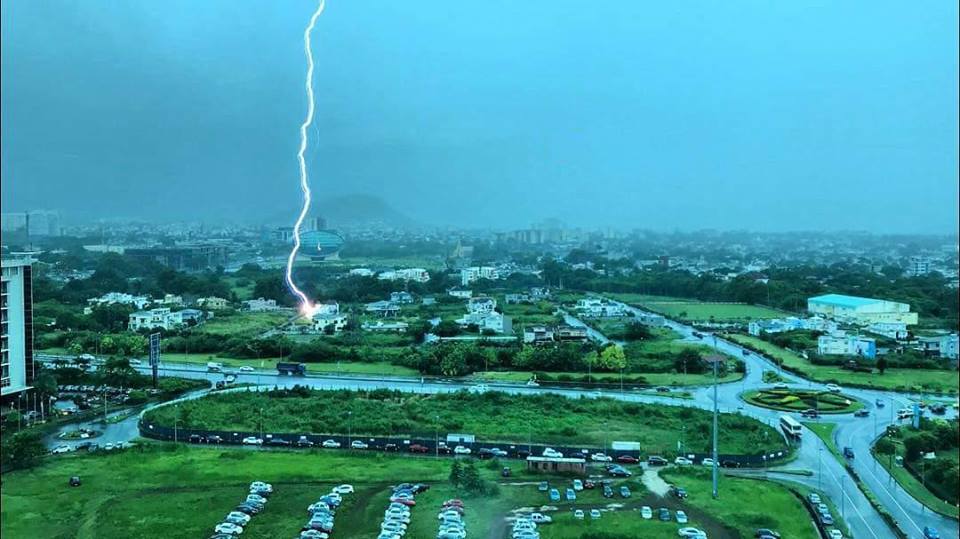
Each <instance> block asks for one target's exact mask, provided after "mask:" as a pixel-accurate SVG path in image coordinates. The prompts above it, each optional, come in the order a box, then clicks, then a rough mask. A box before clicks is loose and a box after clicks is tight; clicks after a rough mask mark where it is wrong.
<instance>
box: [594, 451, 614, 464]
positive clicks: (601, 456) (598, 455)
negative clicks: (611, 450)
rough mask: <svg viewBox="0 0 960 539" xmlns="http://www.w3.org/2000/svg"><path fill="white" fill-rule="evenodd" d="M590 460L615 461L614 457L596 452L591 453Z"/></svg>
mask: <svg viewBox="0 0 960 539" xmlns="http://www.w3.org/2000/svg"><path fill="white" fill-rule="evenodd" d="M590 460H592V461H594V462H613V457H611V456H609V455H606V454H603V453H594V454H592V455H590Z"/></svg>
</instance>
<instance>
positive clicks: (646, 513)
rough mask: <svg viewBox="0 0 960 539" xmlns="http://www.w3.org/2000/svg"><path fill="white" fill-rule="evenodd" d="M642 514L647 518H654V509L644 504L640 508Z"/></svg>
mask: <svg viewBox="0 0 960 539" xmlns="http://www.w3.org/2000/svg"><path fill="white" fill-rule="evenodd" d="M640 516H641V517H643V518H644V519H646V520H650V519H651V518H653V509H650V506H649V505H644V506H643V507H641V508H640Z"/></svg>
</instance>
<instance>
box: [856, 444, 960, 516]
mask: <svg viewBox="0 0 960 539" xmlns="http://www.w3.org/2000/svg"><path fill="white" fill-rule="evenodd" d="M893 442H894V445H895V446H896V448H897V450H896V454H895V455H878V454H876V453H875V452H874V456H875V457H876V459H877V462H879V463H880V465H881V466H883V467H884V469H886V470H887V473H889V474H890V475H892V476H893V478H894V479H895V480H896V481H897V483H899V484H900V488H902V489H903V490H905V491H907V493H908V494H910V495H911V496H913V497H914V498H915V499H916V500H918V501H919V502H920V503H922V504H923V505H925V506H927V507H928V508H929V509H931V510H933V511H936V512H937V513H940V514H942V515H946V516H948V517H952V518H957V517H958V516H960V510H958V509H957V507H956V506H955V505H951V504H950V503H949V502H947V501H945V500H941V499H940V498H938V497H937V496H936V495H934V494H933V493H932V492H930V491H929V490H928V489H927V488H926V487H925V486H924V485H923V484H922V483H921V482H920V481H919V480H917V478H916V476H914V475H913V474H912V473H910V471H909V470H907V469H906V468H904V467H903V466H899V465H897V464H896V458H895V457H896V456H901V457H902V456H903V455H904V453H905V451H904V448H903V443H902V442H900V441H899V440H893ZM937 458H953V459H954V460H957V459H958V452H957V449H956V448H954V449H953V450H952V451H942V450H938V451H937Z"/></svg>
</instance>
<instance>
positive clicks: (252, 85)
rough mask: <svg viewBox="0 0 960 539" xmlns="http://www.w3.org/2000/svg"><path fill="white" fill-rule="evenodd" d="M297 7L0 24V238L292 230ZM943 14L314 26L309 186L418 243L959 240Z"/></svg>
mask: <svg viewBox="0 0 960 539" xmlns="http://www.w3.org/2000/svg"><path fill="white" fill-rule="evenodd" d="M315 5H316V4H315V3H314V2H312V1H283V2H275V1H271V2H267V1H261V0H256V1H253V0H251V1H240V2H237V1H231V2H227V1H223V0H203V1H196V0H164V1H162V2H158V1H155V0H153V1H141V0H125V1H123V2H108V1H106V0H60V1H50V0H47V1H41V0H33V1H30V2H13V1H10V0H2V8H3V12H2V70H3V72H2V138H0V140H2V143H0V144H2V146H0V156H2V159H0V166H2V169H0V171H2V181H3V189H2V191H3V195H2V196H3V198H2V201H3V207H4V211H9V210H8V209H24V208H57V209H60V210H61V211H63V212H64V214H66V215H68V216H71V217H73V218H74V219H80V218H96V217H100V216H108V217H143V218H147V219H181V218H187V219H204V220H210V221H213V220H219V219H235V220H247V219H250V218H256V217H260V216H276V215H278V214H279V215H282V214H283V213H284V212H285V211H289V212H290V215H291V220H292V218H293V215H294V212H295V211H296V209H297V205H298V196H299V195H298V187H297V181H298V179H297V169H296V161H295V152H296V147H297V143H298V139H297V127H298V126H299V123H300V121H301V119H302V116H303V113H304V110H305V98H304V94H303V77H304V73H305V60H304V56H303V51H302V41H301V39H302V31H303V27H304V25H305V24H306V22H307V20H308V18H309V16H310V14H311V12H312V10H313V8H314V7H315ZM957 9H958V8H957V2H947V1H921V2H892V1H849V2H834V1H819V2H813V1H801V0H793V1H790V2H769V1H756V2H747V1H741V2H736V1H734V2H713V1H703V2H683V1H678V2H641V1H623V2H612V1H593V2H567V1H561V0H553V1H542V0H537V1H527V0H525V1H522V2H518V1H485V2H450V1H439V0H438V1H418V2H396V1H363V0H350V1H347V0H331V1H330V2H329V3H328V6H327V10H326V12H325V14H324V15H323V16H322V17H321V19H320V21H319V24H318V26H317V29H316V32H315V34H314V53H315V56H316V58H317V74H316V81H315V82H316V88H317V92H318V109H317V118H316V129H315V130H314V131H313V132H312V133H311V136H312V137H313V140H312V141H311V142H312V145H311V151H310V161H311V172H312V183H313V185H314V188H315V190H316V192H317V196H318V197H321V198H322V197H325V196H332V195H337V194H345V193H374V194H378V195H380V196H382V197H383V198H384V199H385V200H386V201H387V202H388V203H390V204H392V205H394V206H395V207H396V208H397V209H399V210H400V211H402V212H404V213H406V214H408V215H410V216H411V217H413V218H414V219H417V220H419V221H421V222H427V223H436V224H454V225H457V224H459V225H465V226H491V227H496V228H506V227H515V226H525V225H528V224H530V223H531V222H534V221H537V220H540V219H542V218H544V217H550V216H556V217H559V218H561V219H563V220H564V221H566V222H568V223H570V224H572V225H587V226H590V225H597V226H608V225H613V226H621V227H625V228H626V227H635V226H636V227H645V228H654V229H673V228H680V229H693V228H701V227H714V228H747V229H754V230H771V231H779V230H797V229H805V230H810V229H823V230H837V229H864V230H873V231H878V232H891V231H901V232H935V233H940V232H951V231H953V232H955V231H956V228H957V221H958V201H957V199H958V196H957V194H958V142H960V141H958V135H957V131H958V108H957V102H958V86H957V79H958V59H957V45H958V27H957V24H958V23H957V21H958V12H957Z"/></svg>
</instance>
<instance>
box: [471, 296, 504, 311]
mask: <svg viewBox="0 0 960 539" xmlns="http://www.w3.org/2000/svg"><path fill="white" fill-rule="evenodd" d="M496 308H497V300H495V299H493V298H491V297H489V296H477V297H475V298H470V299H469V300H468V301H467V311H469V312H471V313H474V314H485V313H492V312H493V310H494V309H496Z"/></svg>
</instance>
